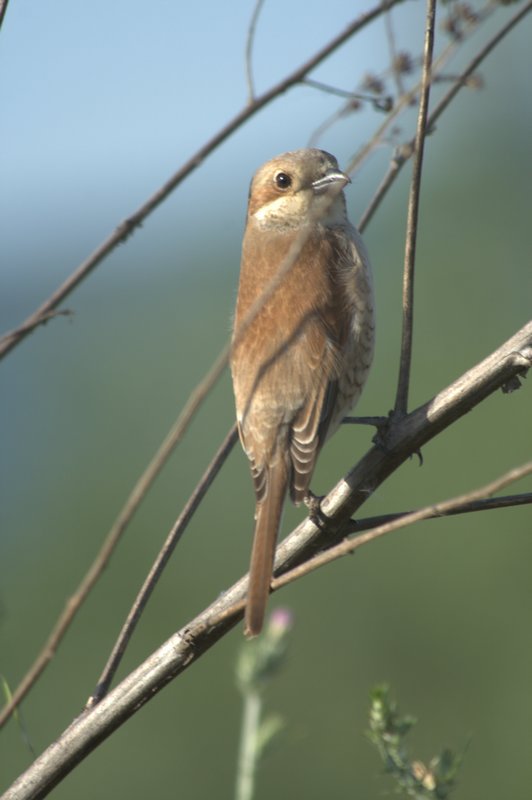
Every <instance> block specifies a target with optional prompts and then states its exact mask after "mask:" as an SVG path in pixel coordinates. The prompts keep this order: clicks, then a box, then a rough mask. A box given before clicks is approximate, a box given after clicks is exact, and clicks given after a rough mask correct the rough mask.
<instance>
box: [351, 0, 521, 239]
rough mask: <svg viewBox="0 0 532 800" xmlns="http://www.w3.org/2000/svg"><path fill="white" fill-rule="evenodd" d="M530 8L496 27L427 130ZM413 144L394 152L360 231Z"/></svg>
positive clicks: (413, 141) (438, 106) (409, 152)
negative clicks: (497, 28)
mask: <svg viewBox="0 0 532 800" xmlns="http://www.w3.org/2000/svg"><path fill="white" fill-rule="evenodd" d="M531 10H532V0H529V2H528V3H526V5H524V6H523V7H522V8H520V9H519V11H518V12H517V13H516V14H515V15H514V16H513V17H512V18H511V19H510V20H508V22H507V23H506V25H503V26H502V28H501V29H500V30H498V31H497V33H496V34H495V35H494V36H493V37H492V38H491V39H490V40H489V41H488V42H486V44H485V45H484V47H483V48H482V49H481V50H480V51H479V52H478V53H477V55H476V56H475V57H474V58H473V59H472V60H471V61H470V63H469V64H468V66H467V67H466V68H465V69H464V71H463V72H462V73H461V74H460V75H459V76H458V77H457V78H456V80H455V83H454V85H453V86H452V87H451V88H450V89H449V91H448V92H447V93H446V94H445V96H444V97H443V98H442V99H441V100H440V102H439V103H438V104H437V106H436V108H435V109H434V110H433V111H432V113H431V114H430V116H429V118H428V123H427V129H428V130H433V129H434V128H435V126H436V122H437V121H438V119H439V118H440V117H441V115H442V114H443V112H444V111H445V110H446V108H447V107H448V105H449V104H450V103H451V102H452V100H453V99H454V98H455V97H456V95H457V94H458V92H459V91H460V89H462V87H464V86H467V84H468V80H469V79H470V77H471V75H473V74H474V72H475V70H476V69H477V68H478V67H479V66H480V64H481V63H482V62H483V61H484V59H485V58H486V57H487V56H488V55H489V54H490V53H491V51H492V50H493V49H494V48H495V47H497V45H498V44H500V42H501V41H502V40H503V39H504V37H505V36H507V35H508V34H509V33H510V31H511V30H512V29H513V28H514V27H515V26H516V25H517V24H518V23H519V22H521V20H522V19H523V18H524V17H525V16H526V15H527V14H528V13H529V12H530V11H531ZM414 146H415V139H412V140H411V141H409V142H407V143H405V144H404V145H402V146H401V147H400V148H399V149H398V151H397V152H396V154H395V155H394V158H393V159H392V162H391V164H390V167H389V168H388V172H387V173H386V175H385V177H384V178H383V180H382V181H381V184H380V186H379V188H378V189H377V191H376V193H375V195H374V196H373V198H372V200H371V202H370V204H369V206H368V208H367V209H366V211H365V212H364V214H363V216H362V218H361V220H360V222H359V225H358V228H359V230H360V231H363V230H364V229H365V228H366V227H367V225H368V223H369V221H370V220H371V218H372V217H373V215H374V213H375V211H376V210H377V208H378V207H379V205H380V204H381V202H382V200H383V198H384V196H385V195H386V194H387V192H388V190H389V188H390V186H391V185H392V184H393V182H394V181H395V179H396V177H397V176H398V174H399V172H400V171H401V169H402V168H403V166H404V164H405V163H406V162H407V161H408V159H409V158H410V156H411V155H412V153H413V152H414ZM357 163H358V161H357ZM354 168H355V165H354V164H350V165H349V171H352V170H353V169H354Z"/></svg>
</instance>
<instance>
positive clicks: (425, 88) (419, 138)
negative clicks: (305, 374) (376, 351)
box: [394, 0, 436, 416]
mask: <svg viewBox="0 0 532 800" xmlns="http://www.w3.org/2000/svg"><path fill="white" fill-rule="evenodd" d="M435 17H436V0H427V22H426V29H425V47H424V52H423V74H422V80H421V95H420V98H419V113H418V121H417V130H416V143H415V147H414V166H413V170H412V182H411V185H410V196H409V198H408V219H407V223H406V246H405V265H404V275H403V332H402V338H401V360H400V364H399V380H398V384H397V395H396V398H395V407H394V413H395V414H396V415H399V416H402V415H403V414H406V411H407V407H408V387H409V384H410V365H411V361H412V335H413V327H414V268H415V261H416V242H417V223H418V215H419V193H420V190H421V171H422V168H423V153H424V148H425V136H426V132H427V116H428V108H429V97H430V86H431V82H432V53H433V49H434V22H435Z"/></svg>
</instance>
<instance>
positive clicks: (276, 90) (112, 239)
mask: <svg viewBox="0 0 532 800" xmlns="http://www.w3.org/2000/svg"><path fill="white" fill-rule="evenodd" d="M400 2H403V0H386V2H383V3H378V4H377V5H376V6H375V7H374V8H373V9H371V10H370V11H367V12H365V13H364V14H361V15H360V16H359V17H357V19H356V20H354V21H353V22H351V23H350V25H348V26H347V28H345V30H343V31H342V32H341V33H340V34H338V35H337V36H336V37H335V38H334V39H332V40H331V41H330V42H329V43H328V44H326V45H325V46H324V47H322V48H321V49H320V50H318V52H317V53H315V55H313V56H312V57H311V58H309V59H308V61H306V62H305V63H304V64H302V65H301V66H300V67H298V69H296V70H294V72H292V73H291V74H290V75H289V76H288V77H286V78H284V79H283V80H282V81H280V82H279V83H277V84H275V86H273V87H272V88H271V89H269V90H268V91H267V92H264V94H262V95H260V96H259V97H257V98H255V100H254V101H253V102H252V103H251V104H246V106H245V107H244V108H243V109H242V110H241V111H239V113H238V114H237V115H236V116H235V117H233V119H232V120H230V121H229V122H228V123H227V124H226V125H224V127H223V128H221V130H220V131H218V133H217V134H215V136H213V137H212V138H211V139H210V140H209V141H208V142H206V144H204V145H203V146H202V147H200V149H199V150H198V151H197V152H196V153H195V154H194V155H193V156H192V157H191V158H190V159H189V160H188V161H186V162H185V164H183V166H182V167H181V168H180V169H179V170H178V171H177V172H176V173H174V175H172V177H171V178H169V180H168V181H166V183H164V184H163V185H162V186H161V187H160V188H159V189H158V190H157V191H156V192H155V194H153V195H152V196H151V197H150V198H149V199H148V200H147V201H146V202H145V203H144V204H143V205H142V206H140V208H139V209H137V211H135V212H134V213H133V214H132V215H131V216H130V217H128V218H127V219H125V220H123V222H121V223H120V225H119V226H118V227H117V228H116V229H115V231H114V232H113V233H112V234H110V235H109V236H108V237H107V239H105V240H104V241H103V242H102V243H101V244H100V245H99V247H97V248H96V250H94V251H93V253H91V255H90V256H89V257H88V258H87V259H86V260H85V261H83V263H82V264H80V266H79V267H78V268H77V269H76V270H75V271H74V272H73V273H72V274H71V275H70V276H69V277H68V278H67V279H66V281H64V283H62V284H61V286H59V287H58V288H57V289H56V290H55V292H54V293H53V294H52V295H51V296H50V297H49V298H48V299H47V300H45V302H44V303H42V305H41V306H39V308H38V309H37V310H36V311H34V312H33V314H31V315H30V316H29V317H28V318H27V319H26V321H25V322H24V323H23V324H22V325H21V326H20V328H17V329H15V330H14V331H11V332H10V333H9V334H6V335H4V336H3V337H2V338H0V358H3V356H5V355H6V354H7V353H9V352H10V351H11V350H12V349H13V348H14V347H15V346H16V345H17V344H19V343H20V342H21V341H22V340H23V339H24V338H25V337H26V336H27V335H28V334H29V333H30V332H31V331H32V330H34V329H35V328H36V327H38V326H39V325H41V324H42V322H43V317H44V316H45V315H47V314H49V312H50V311H51V310H52V309H54V308H56V307H57V306H58V305H59V304H60V303H61V302H62V301H63V300H64V299H65V298H66V297H67V296H68V295H69V294H70V293H71V292H72V291H73V290H74V289H75V288H76V287H77V286H78V285H79V284H80V283H81V282H82V281H83V280H84V279H85V278H86V277H87V276H88V275H89V274H90V273H91V272H92V270H93V269H94V268H95V267H97V266H98V264H99V263H100V262H101V261H103V259H104V258H106V256H108V255H109V253H111V252H112V250H114V248H115V247H116V246H117V245H119V244H121V243H122V242H124V241H125V240H126V239H127V238H128V237H129V236H130V235H131V234H132V233H133V232H134V231H135V229H136V228H137V227H139V226H140V225H141V223H142V222H144V220H145V219H146V218H147V217H148V216H149V215H150V214H151V212H152V211H154V210H155V209H156V208H157V207H158V206H159V205H160V204H161V203H162V202H163V201H164V200H166V198H167V197H168V195H169V194H170V193H171V192H172V191H173V190H174V189H175V188H176V187H177V186H179V184H180V183H181V182H182V181H183V180H184V179H185V178H187V177H188V176H189V175H190V173H191V172H193V171H194V170H195V169H196V168H197V167H199V165H200V164H201V163H203V161H204V160H205V159H206V158H207V156H209V155H210V154H211V153H212V152H213V151H214V150H215V149H216V148H217V147H219V146H220V145H221V144H222V142H224V141H225V140H226V139H227V138H228V137H229V136H230V135H231V134H232V133H234V131H235V130H237V128H239V127H240V126H241V125H243V123H244V122H246V121H247V120H248V119H250V118H251V117H252V116H253V115H254V114H256V113H257V112H258V111H260V110H261V109H262V108H264V106H266V105H268V103H270V102H271V101H272V100H274V99H275V98H276V97H278V96H279V95H281V94H283V93H284V92H286V91H287V90H288V89H290V88H292V87H293V86H295V85H297V84H299V83H301V81H302V80H303V78H305V77H306V75H307V74H308V73H309V72H311V71H312V70H313V69H314V68H315V67H317V66H318V65H319V64H321V62H322V61H324V60H325V59H326V58H327V57H328V56H329V55H331V53H333V52H334V51H335V50H337V49H338V48H339V47H340V46H341V45H342V44H344V42H346V41H347V40H348V39H349V38H350V37H351V36H353V35H354V34H355V33H358V32H359V31H360V30H362V28H364V27H365V26H366V25H368V24H369V23H370V22H372V21H373V20H374V19H376V18H377V17H379V16H380V15H381V14H382V13H383V12H384V11H385V9H386V8H391V7H392V6H394V5H397V3H400Z"/></svg>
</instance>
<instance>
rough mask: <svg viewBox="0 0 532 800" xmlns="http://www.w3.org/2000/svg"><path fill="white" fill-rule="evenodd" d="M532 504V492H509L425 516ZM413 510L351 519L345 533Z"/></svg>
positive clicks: (434, 516) (404, 515) (411, 512)
mask: <svg viewBox="0 0 532 800" xmlns="http://www.w3.org/2000/svg"><path fill="white" fill-rule="evenodd" d="M528 505H532V492H525V493H524V494H509V495H506V496H505V497H491V498H489V499H488V500H476V501H475V502H471V503H467V504H464V505H462V506H460V508H459V509H458V510H454V511H453V510H448V511H445V512H443V511H441V510H440V511H439V512H438V513H437V514H432V515H431V516H428V517H425V519H436V518H438V519H439V518H440V517H452V516H454V515H455V514H471V513H473V512H477V511H493V510H494V509H496V508H515V507H517V506H528ZM413 513H414V512H413V511H403V512H402V513H399V514H381V515H380V516H378V517H367V518H365V519H357V520H351V521H350V522H349V523H347V525H345V527H344V529H343V533H344V534H346V535H347V534H348V533H360V532H361V531H368V530H373V528H377V527H379V525H384V523H387V522H393V521H394V520H396V519H403V518H404V517H406V515H407V514H413Z"/></svg>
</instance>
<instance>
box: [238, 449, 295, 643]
mask: <svg viewBox="0 0 532 800" xmlns="http://www.w3.org/2000/svg"><path fill="white" fill-rule="evenodd" d="M287 486H288V467H287V464H286V463H285V461H284V459H283V458H279V459H278V460H277V461H276V463H274V464H273V465H271V466H270V467H269V469H268V483H267V487H266V493H265V495H264V498H263V499H262V500H261V501H260V502H259V503H257V508H256V512H255V534H254V537H253V549H252V551H251V564H250V567H249V589H248V597H247V604H246V613H245V627H244V633H245V635H246V636H248V637H251V636H257V635H258V634H259V633H260V632H261V630H262V625H263V622H264V613H265V611H266V603H267V602H268V595H269V594H270V583H271V579H272V572H273V558H274V555H275V544H276V542H277V534H278V532H279V526H280V524H281V516H282V512H283V505H284V501H285V497H286V492H287Z"/></svg>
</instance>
